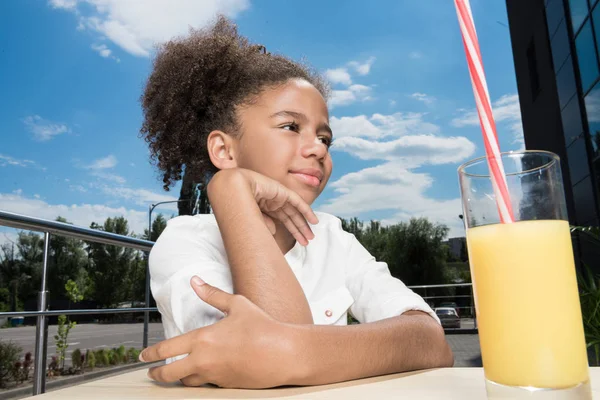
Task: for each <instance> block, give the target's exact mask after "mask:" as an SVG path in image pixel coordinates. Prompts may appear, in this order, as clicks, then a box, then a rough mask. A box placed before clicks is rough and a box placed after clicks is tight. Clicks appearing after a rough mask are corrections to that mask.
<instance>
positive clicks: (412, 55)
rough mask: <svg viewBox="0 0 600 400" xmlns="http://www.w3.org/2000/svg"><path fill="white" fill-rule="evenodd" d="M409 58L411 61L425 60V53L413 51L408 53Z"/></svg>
mask: <svg viewBox="0 0 600 400" xmlns="http://www.w3.org/2000/svg"><path fill="white" fill-rule="evenodd" d="M408 58H410V59H411V60H418V59H421V58H423V53H420V52H418V51H411V52H410V53H408Z"/></svg>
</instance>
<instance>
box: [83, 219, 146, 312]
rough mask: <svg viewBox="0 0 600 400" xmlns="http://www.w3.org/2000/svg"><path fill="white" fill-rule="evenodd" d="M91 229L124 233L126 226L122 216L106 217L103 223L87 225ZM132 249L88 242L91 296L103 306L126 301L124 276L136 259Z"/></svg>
mask: <svg viewBox="0 0 600 400" xmlns="http://www.w3.org/2000/svg"><path fill="white" fill-rule="evenodd" d="M91 228H92V229H98V230H102V231H105V232H111V233H116V234H118V235H124V236H127V235H129V234H130V231H129V225H128V223H127V220H126V219H125V218H124V217H116V218H108V219H106V221H105V222H104V224H103V225H98V224H96V223H92V224H91ZM136 252H137V251H136V250H134V249H130V248H127V247H122V246H113V245H105V244H102V243H89V244H88V254H89V258H90V266H89V274H90V278H91V279H92V281H93V282H94V292H93V293H94V295H93V296H94V299H96V301H98V302H99V303H100V304H101V305H102V306H104V307H111V306H113V305H115V304H117V303H119V302H122V301H124V300H127V298H126V297H127V296H128V294H129V293H130V289H129V288H128V284H129V283H130V282H129V281H128V280H127V279H124V278H126V277H128V276H130V275H131V268H132V265H133V264H134V260H135V259H136Z"/></svg>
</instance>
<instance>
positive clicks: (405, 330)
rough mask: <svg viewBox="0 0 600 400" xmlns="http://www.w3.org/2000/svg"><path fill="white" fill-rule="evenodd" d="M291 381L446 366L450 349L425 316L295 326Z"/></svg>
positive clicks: (307, 382)
mask: <svg viewBox="0 0 600 400" xmlns="http://www.w3.org/2000/svg"><path fill="white" fill-rule="evenodd" d="M295 331H296V334H297V337H296V338H295V339H294V343H295V345H297V346H298V347H297V348H298V350H299V351H298V352H297V354H298V363H297V365H298V366H299V368H297V369H296V371H295V372H296V373H297V375H296V376H294V377H293V378H292V379H291V382H290V383H291V384H294V385H321V384H326V383H332V382H341V381H347V380H351V379H358V378H365V377H370V376H377V375H385V374H391V373H397V372H404V371H413V370H419V369H427V368H439V367H451V366H452V365H453V364H454V356H453V355H452V350H450V346H448V343H447V342H446V339H445V337H444V330H443V329H442V327H441V326H440V324H438V323H437V322H436V321H435V320H434V319H433V318H431V316H429V315H428V314H426V313H424V312H421V311H408V312H406V313H404V314H402V315H400V316H397V317H392V318H388V319H385V320H382V321H378V322H372V323H369V324H361V325H352V326H317V325H313V326H297V327H295Z"/></svg>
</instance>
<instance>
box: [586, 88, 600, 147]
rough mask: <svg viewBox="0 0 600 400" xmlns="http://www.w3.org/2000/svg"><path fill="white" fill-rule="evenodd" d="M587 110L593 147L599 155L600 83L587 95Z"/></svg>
mask: <svg viewBox="0 0 600 400" xmlns="http://www.w3.org/2000/svg"><path fill="white" fill-rule="evenodd" d="M585 112H586V114H587V120H588V127H589V128H590V139H591V142H592V148H593V149H594V154H595V155H596V156H598V155H600V83H599V84H597V85H596V86H594V88H593V89H592V91H591V92H589V93H588V95H587V96H585Z"/></svg>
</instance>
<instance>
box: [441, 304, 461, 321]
mask: <svg viewBox="0 0 600 400" xmlns="http://www.w3.org/2000/svg"><path fill="white" fill-rule="evenodd" d="M438 307H439V308H443V307H451V308H454V311H456V315H458V316H459V317H460V311H459V309H458V304H456V303H455V302H453V301H449V302H446V303H442V304H440V305H439V306H438Z"/></svg>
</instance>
